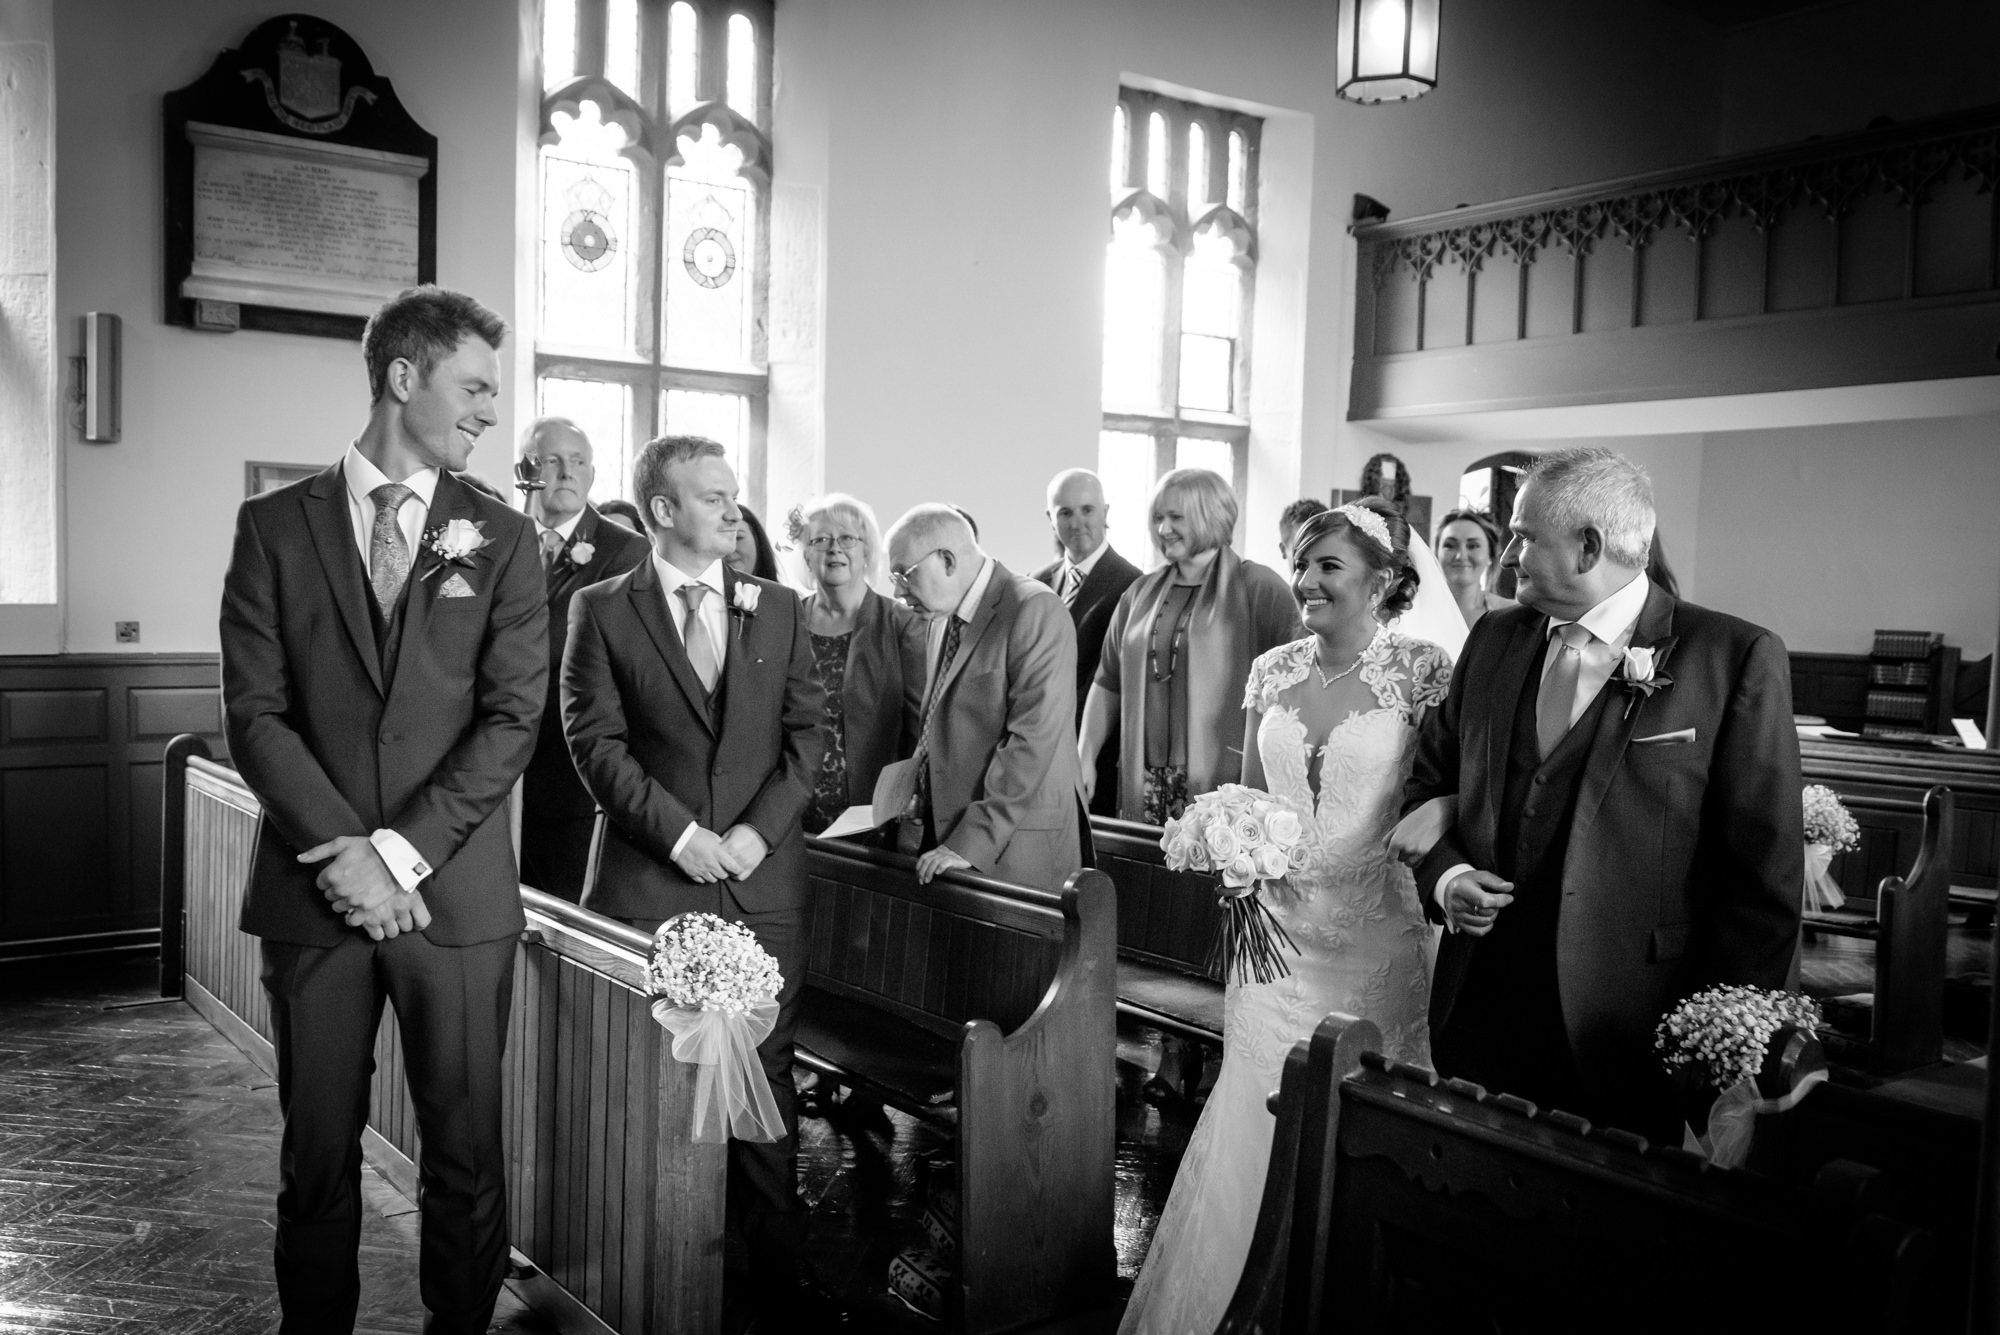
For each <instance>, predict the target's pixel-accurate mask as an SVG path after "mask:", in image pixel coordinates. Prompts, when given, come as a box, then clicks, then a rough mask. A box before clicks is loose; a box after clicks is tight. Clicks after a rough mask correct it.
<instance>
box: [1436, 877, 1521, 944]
mask: <svg viewBox="0 0 2000 1335" xmlns="http://www.w3.org/2000/svg"><path fill="white" fill-rule="evenodd" d="M1513 888H1514V883H1513V882H1512V881H1503V880H1501V879H1500V878H1499V877H1498V876H1495V875H1494V874H1493V873H1492V872H1490V871H1462V872H1460V873H1459V874H1458V875H1456V876H1454V877H1452V878H1451V879H1450V880H1449V881H1447V882H1445V884H1444V885H1443V886H1442V887H1441V888H1440V889H1439V890H1438V905H1439V907H1441V908H1442V909H1444V919H1445V921H1446V922H1448V923H1450V924H1451V926H1452V929H1453V930H1454V931H1459V932H1464V933H1465V934H1466V935H1467V936H1485V935H1486V934H1487V933H1488V932H1490V931H1492V930H1493V921H1494V919H1495V918H1497V917H1499V916H1500V910H1501V909H1504V908H1506V907H1507V906H1508V905H1509V904H1511V903H1513V902H1514V896H1513V895H1512V894H1511V893H1509V892H1510V891H1512V890H1513Z"/></svg>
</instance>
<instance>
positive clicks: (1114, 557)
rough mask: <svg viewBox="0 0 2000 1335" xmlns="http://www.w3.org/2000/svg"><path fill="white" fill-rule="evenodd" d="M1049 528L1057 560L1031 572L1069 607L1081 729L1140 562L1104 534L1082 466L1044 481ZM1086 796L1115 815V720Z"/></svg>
mask: <svg viewBox="0 0 2000 1335" xmlns="http://www.w3.org/2000/svg"><path fill="white" fill-rule="evenodd" d="M1048 513H1049V527H1050V528H1052V529H1054V530H1055V535H1056V545H1057V546H1059V547H1061V548H1062V552H1063V554H1062V556H1061V558H1060V559H1058V560H1055V561H1051V562H1050V563H1049V564H1048V565H1045V566H1043V567H1042V568H1041V569H1040V570H1037V571H1036V572H1035V578H1036V579H1038V580H1040V581H1041V582H1042V583H1044V584H1046V585H1048V586H1049V587H1050V588H1052V589H1054V590H1055V591H1056V593H1057V595H1058V596H1060V597H1061V598H1062V600H1063V602H1064V603H1066V604H1067V605H1068V606H1069V617H1070V624H1071V625H1073V626H1074V627H1075V628H1076V726H1077V729H1078V730H1079V731H1081V730H1082V728H1083V702H1084V700H1085V699H1086V698H1087V697H1088V696H1089V694H1090V683H1091V679H1092V678H1093V677H1095V676H1096V674H1097V660H1098V659H1099V658H1100V657H1101V656H1102V655H1103V653H1104V633H1105V632H1106V631H1107V630H1109V629H1110V628H1111V614H1112V613H1113V612H1114V611H1116V610H1117V609H1118V599H1119V597H1120V596H1121V595H1122V594H1123V593H1124V592H1125V590H1126V588H1127V587H1128V586H1129V585H1130V584H1131V583H1132V581H1133V580H1135V579H1137V578H1139V567H1137V566H1135V565H1133V564H1132V563H1131V562H1130V561H1127V560H1126V559H1125V558H1124V557H1122V556H1120V555H1119V554H1118V553H1117V552H1116V551H1114V550H1112V547H1111V543H1110V542H1109V540H1107V539H1106V538H1105V536H1104V527H1105V524H1106V522H1107V521H1108V520H1109V519H1110V517H1111V516H1110V507H1109V506H1107V505H1106V504H1105V503H1104V484H1103V483H1102V482H1099V481H1098V480H1097V474H1095V473H1092V472H1089V471H1088V470H1086V469H1082V468H1072V469H1069V470H1068V471H1066V472H1062V473H1057V474H1056V475H1055V478H1054V480H1052V481H1051V482H1050V483H1049V511H1048ZM1094 791H1095V794H1096V795H1095V796H1094V797H1093V798H1092V799H1091V803H1090V809H1091V811H1092V813H1094V814H1096V815H1100V816H1115V815H1117V814H1118V725H1117V723H1116V722H1115V721H1114V722H1113V723H1112V725H1111V734H1110V736H1108V737H1107V738H1105V745H1104V749H1103V750H1101V751H1099V752H1098V753H1097V787H1096V789H1095V790H1094Z"/></svg>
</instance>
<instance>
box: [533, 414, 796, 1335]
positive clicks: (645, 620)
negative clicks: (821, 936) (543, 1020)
mask: <svg viewBox="0 0 2000 1335" xmlns="http://www.w3.org/2000/svg"><path fill="white" fill-rule="evenodd" d="M632 490H633V494H634V495H635V496H636V497H637V498H638V501H639V507H640V513H641V514H643V515H644V516H645V517H646V522H647V526H648V528H650V529H651V531H652V539H653V551H652V555H651V556H650V557H649V558H648V559H647V560H645V561H643V562H641V563H640V564H639V565H638V566H637V567H636V568H635V569H633V570H632V571H630V572H628V573H627V574H624V575H620V576H619V577H617V578H616V579H612V580H608V581H606V582H604V583H602V584H596V585H592V586H591V587H590V588H587V589H584V590H583V591H581V592H580V593H578V594H577V595H576V597H575V599H574V600H573V601H572V602H571V604H570V626H569V645H568V648H567V649H566V650H565V652H564V654H563V667H562V702H563V729H564V732H565V734H566V735H567V736H568V739H569V747H570V754H571V755H572V756H573V757H575V760H576V767H577V772H578V773H579V774H581V775H582V777H583V784H584V787H585V788H587V789H588V790H589V791H590V794H591V796H592V797H593V798H594V799H595V800H596V802H597V805H598V806H600V807H602V808H603V809H604V816H605V829H604V841H603V846H602V848H601V850H600V851H599V854H598V858H599V874H598V878H597V881H596V884H595V885H593V886H591V887H589V888H588V889H587V890H586V891H585V894H584V901H583V906H584V907H585V908H588V909H593V910H595V911H597V912H599V913H603V914H606V915H608V916H610V917H614V918H620V919H623V920H624V921H626V922H628V923H631V924H632V925H633V926H635V927H638V928H640V929H641V930H643V931H648V932H650V931H652V930H653V929H655V928H656V927H658V926H659V924H660V923H661V922H663V921H664V920H666V919H667V918H671V917H673V916H674V915H676V914H680V913H688V912H697V911H699V912H708V913H714V914H717V915H719V916H721V917H724V918H727V919H729V920H731V921H733V922H740V923H744V924H746V925H747V926H748V927H749V928H750V929H751V930H752V931H754V932H755V933H756V934H757V940H758V941H759V942H760V943H761V944H762V945H763V947H764V949H765V950H767V951H769V952H770V953H771V955H772V956H773V957H774V958H775V959H776V960H777V962H778V969H779V971H780V972H781V973H783V975H784V986H783V987H782V989H781V990H780V991H779V993H778V1020H777V1024H776V1026H775V1027H774V1028H773V1029H772V1030H771V1033H770V1036H769V1037H767V1038H766V1039H765V1040H764V1041H763V1042H762V1043H761V1044H759V1045H758V1048H757V1053H758V1056H759V1058H760V1059H761V1060H762V1062H763V1066H764V1072H765V1075H766V1077H767V1078H768V1079H769V1080H770V1084H771V1093H772V1095H773V1097H774V1098H775V1099H776V1101H777V1105H778V1111H779V1113H780V1114H781V1116H782V1117H783V1118H784V1123H785V1133H786V1134H785V1137H784V1139H782V1140H779V1141H776V1142H770V1143H758V1142H751V1141H741V1140H732V1141H730V1144H729V1184H728V1206H727V1211H728V1216H729V1220H730V1224H731V1227H733V1228H735V1229H736V1230H738V1231H739V1232H740V1233H741V1235H742V1237H743V1239H744V1242H745V1243H746V1245H747V1250H748V1253H749V1261H750V1279H751V1281H752V1291H751V1294H750V1298H751V1302H752V1303H753V1304H754V1305H755V1307H756V1308H757V1310H758V1312H759V1314H760V1318H761V1320H762V1321H763V1322H764V1323H766V1325H767V1328H769V1329H774V1330H784V1329H797V1328H799V1327H801V1326H803V1325H806V1324H808V1323H809V1322H811V1321H814V1320H824V1319H825V1317H826V1315H827V1313H826V1311H825V1307H826V1299H825V1297H824V1295H823V1294H821V1293H820V1292H819V1291H818V1290H817V1289H816V1288H815V1287H814V1286H812V1285H811V1284H810V1283H809V1282H808V1281H807V1280H806V1278H805V1275H804V1272H803V1269H802V1257H801V1250H802V1248H803V1245H804V1241H805V1222H806V1216H805V1208H804V1206H803V1204H802V1203H801V1202H800V1200H799V1196H798V1189H797V1160H798V1151H797V1144H798V1138H797V1133H798V1108H797V1103H798V1100H797V1096H796V1094H795V1093H794V1091H793V1086H792V1076H791V1066H792V1037H793V1033H794V1031H795V1030H796V1029H797V1027H798V1001H799V994H800V991H801V989H802V988H803V987H804V985H805V974H806V946H807V942H806V939H805V925H806V895H807V884H806V846H805V836H804V834H803V833H802V832H801V830H800V825H799V821H800V818H801V817H802V816H803V815H804V814H805V810H806V806H807V804H808V802H809V801H810V800H811V797H812V785H813V776H814V775H815V774H816V773H817V772H818V771H819V764H820V752H821V749H822V746H823V743H822V742H821V737H820V732H819V720H820V714H821V712H822V710H823V708H824V706H825V702H826V693H825V691H824V690H823V689H822V688H821V686H820V683H819V675H818V673H817V671H816V669H815V668H814V665H813V652H812V642H811V639H810V637H809V636H808V635H807V633H806V622H805V609H804V607H803V605H802V604H801V603H800V601H799V598H798V595H796V594H794V593H793V592H792V591H791V590H790V589H787V588H786V587H785V586H784V585H782V584H777V583H773V582H770V581H766V580H760V579H755V578H752V577H751V576H748V575H743V574H740V573H738V572H737V571H735V570H733V569H731V568H730V567H729V566H728V565H727V564H726V563H725V561H724V558H725V557H727V556H728V555H729V553H731V552H732V551H734V550H735V549H736V535H737V530H738V529H739V528H740V527H741V526H742V523H743V516H742V511H741V510H740V509H739V508H738V507H737V503H736V477H735V474H734V473H733V472H732V471H731V469H730V467H729V463H728V460H727V458H726V457H725V455H724V453H723V449H722V446H720V445H718V444H716V443H715V442H714V441H712V440H705V439H703V438H702V437H699V436H665V437H662V438H660V439H658V440H655V441H652V442H650V443H648V444H647V446H646V447H645V449H644V450H642V451H641V452H640V454H639V459H638V462H637V463H636V464H635V465H634V468H633V479H632ZM740 1293H741V1290H735V1291H733V1292H732V1293H731V1294H730V1297H731V1299H732V1301H735V1299H736V1298H737V1297H738V1296H739V1295H740Z"/></svg>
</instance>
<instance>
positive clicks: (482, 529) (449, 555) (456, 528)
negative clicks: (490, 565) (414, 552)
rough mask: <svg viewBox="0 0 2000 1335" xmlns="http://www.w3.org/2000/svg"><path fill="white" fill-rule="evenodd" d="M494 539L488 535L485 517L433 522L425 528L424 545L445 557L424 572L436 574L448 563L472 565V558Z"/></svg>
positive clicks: (427, 574)
mask: <svg viewBox="0 0 2000 1335" xmlns="http://www.w3.org/2000/svg"><path fill="white" fill-rule="evenodd" d="M492 541H493V539H491V538H489V537H487V536H486V521H485V520H483V519H453V520H451V521H449V522H448V523H443V524H433V525H431V526H430V527H429V528H427V529H425V530H424V546H426V547H428V548H429V549H430V550H431V551H433V552H436V553H437V554H438V556H440V557H441V558H443V559H442V560H440V561H439V562H438V563H437V564H436V565H434V566H432V567H431V568H430V569H429V570H426V571H425V572H424V574H425V575H426V576H430V575H435V574H437V572H438V571H440V570H443V569H444V568H445V567H446V566H448V565H453V566H470V565H471V564H472V558H473V557H474V556H475V555H477V554H478V553H479V552H480V551H481V550H483V549H484V548H485V547H486V546H487V544H488V543H490V542H492Z"/></svg>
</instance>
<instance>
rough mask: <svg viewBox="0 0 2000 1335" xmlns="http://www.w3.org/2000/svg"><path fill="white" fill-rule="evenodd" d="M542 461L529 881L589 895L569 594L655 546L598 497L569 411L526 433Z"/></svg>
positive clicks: (562, 893)
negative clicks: (541, 674)
mask: <svg viewBox="0 0 2000 1335" xmlns="http://www.w3.org/2000/svg"><path fill="white" fill-rule="evenodd" d="M520 457H521V458H522V459H524V460H529V461H532V462H533V463H534V465H535V471H536V476H537V480H539V481H540V482H541V484H542V486H541V489H540V490H539V491H531V492H529V493H528V514H529V516H530V517H531V518H532V519H534V521H535V540H536V542H537V543H538V544H539V547H540V550H541V557H542V572H543V576H544V579H545V581H546V584H547V587H548V610H549V699H548V707H547V708H545V709H544V710H543V711H542V730H541V735H540V737H539V738H538V739H537V740H536V742H535V756H534V759H532V760H530V761H529V762H528V772H527V774H526V775H525V776H524V781H523V783H522V785H521V883H522V884H523V885H532V886H534V887H535V888H536V889H537V890H545V891H547V892H548V893H549V894H552V895H556V896H559V897H560V898H563V899H567V900H568V901H569V902H570V903H572V904H574V903H576V902H577V901H578V900H579V899H581V898H582V897H583V873H584V867H585V865H586V864H587V863H588V862H589V861H590V833H591V827H592V826H593V825H594V824H595V823H596V815H597V804H596V803H594V802H592V801H591V800H590V794H589V793H588V792H585V791H584V787H583V781H582V780H581V779H579V778H577V776H576V762H575V761H573V760H571V759H570V755H569V743H568V742H567V741H566V740H564V738H563V730H562V703H561V699H560V697H559V695H558V691H559V690H560V686H559V678H560V676H561V673H562V655H563V645H564V644H565V643H566V642H567V640H568V638H569V602H570V599H571V598H572V597H573V596H575V594H576V591H577V590H578V589H581V588H583V587H585V586H586V585H591V584H595V583H597V582H598V581H599V580H604V579H610V578H611V577H612V576H613V575H622V574H624V573H625V572H626V571H628V570H631V569H633V568H634V567H636V566H638V565H639V564H640V563H641V562H642V561H644V560H645V559H646V555H647V553H648V552H650V551H651V550H652V548H651V547H650V546H649V545H648V544H647V542H646V540H645V539H644V538H642V537H640V536H639V535H638V534H637V533H633V532H631V531H630V530H629V529H626V528H625V527H623V526H622V525H619V524H613V523H609V522H607V521H606V520H605V519H604V518H603V517H602V516H601V515H599V514H598V513H597V510H596V509H595V508H594V507H593V506H592V505H591V504H590V488H591V485H592V484H593V483H594V482H596V480H597V467H596V464H595V463H594V462H593V459H592V455H591V447H590V438H589V437H588V436H586V435H584V434H583V432H582V431H581V430H579V429H578V428H577V425H576V423H574V422H572V421H570V420H569V419H568V418H566V417H544V418H541V419H540V420H538V421H537V422H535V423H534V425H532V426H530V427H529V428H528V430H527V432H526V434H524V435H523V436H522V437H521V455H520Z"/></svg>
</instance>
